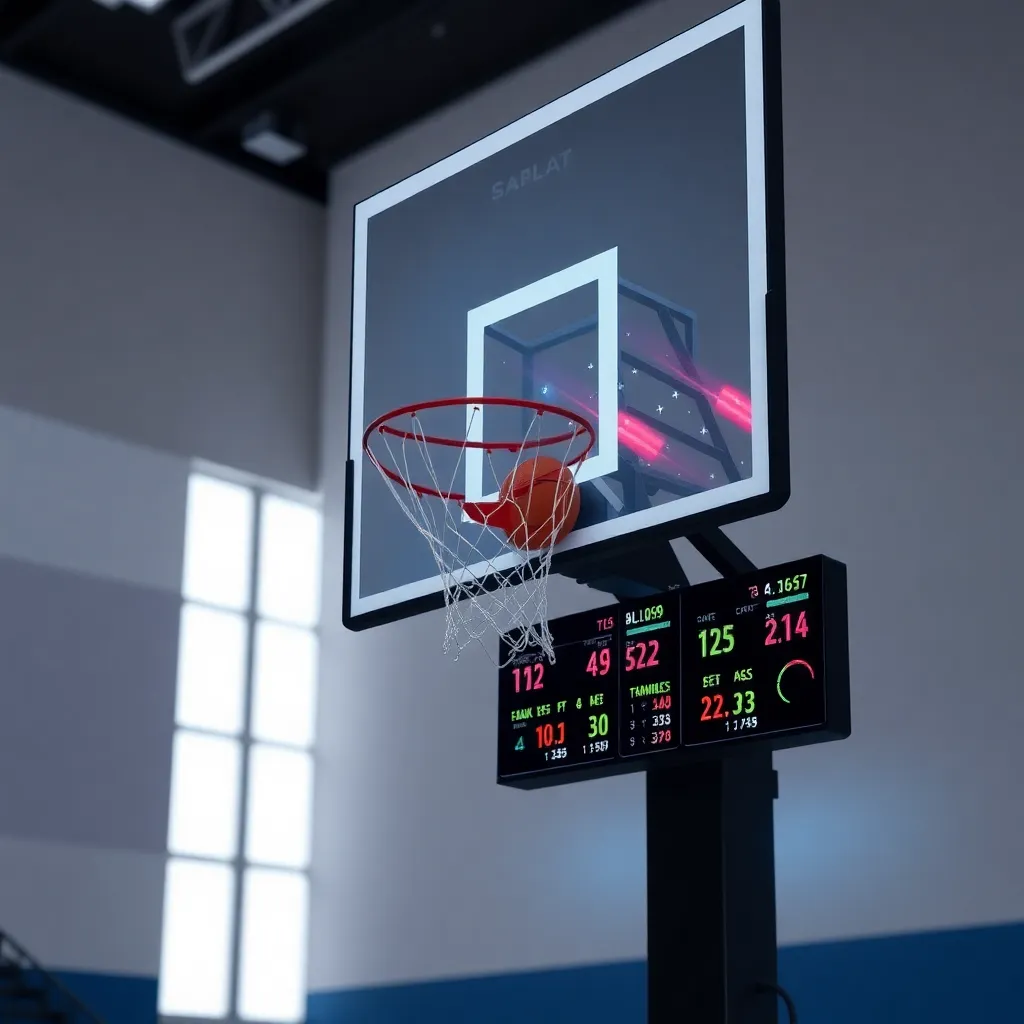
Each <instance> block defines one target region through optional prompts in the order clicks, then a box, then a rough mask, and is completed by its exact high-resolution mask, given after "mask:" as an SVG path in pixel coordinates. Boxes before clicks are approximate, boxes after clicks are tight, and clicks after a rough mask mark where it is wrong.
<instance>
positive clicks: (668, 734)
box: [651, 729, 672, 746]
mask: <svg viewBox="0 0 1024 1024" xmlns="http://www.w3.org/2000/svg"><path fill="white" fill-rule="evenodd" d="M671 742H672V730H671V729H657V730H656V731H655V732H652V733H651V743H652V744H653V745H654V746H658V745H659V744H663V743H671Z"/></svg>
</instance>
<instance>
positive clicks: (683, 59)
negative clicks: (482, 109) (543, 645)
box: [345, 0, 788, 628]
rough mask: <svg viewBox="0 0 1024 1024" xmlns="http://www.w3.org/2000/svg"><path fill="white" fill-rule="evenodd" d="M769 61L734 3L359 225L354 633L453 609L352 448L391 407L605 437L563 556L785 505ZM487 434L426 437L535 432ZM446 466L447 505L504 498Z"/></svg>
mask: <svg viewBox="0 0 1024 1024" xmlns="http://www.w3.org/2000/svg"><path fill="white" fill-rule="evenodd" d="M776 59H777V56H776V55H774V54H772V53H765V50H764V35H763V30H762V21H761V4H760V2H759V0H744V2H743V3H740V4H739V5H738V6H736V7H734V8H732V9H730V10H728V11H726V12H725V13H723V14H721V15H719V16H718V17H716V18H713V19H711V20H710V21H707V22H704V23H703V24H701V25H698V26H696V27H695V28H693V29H690V30H689V31H687V32H684V33H682V34H681V35H679V36H676V37H675V38H673V39H670V40H668V41H667V42H665V43H664V44H662V45H661V46H658V47H656V48H655V49H653V50H650V51H648V52H647V53H644V54H642V55H641V56H639V57H637V58H635V59H634V60H631V61H629V62H628V63H626V64H623V65H621V66H620V67H618V68H616V69H614V70H613V71H611V72H609V73H607V74H605V75H603V76H601V77H600V78H598V79H595V80H594V81H592V82H590V83H588V84H586V85H584V86H582V87H581V88H579V89H577V90H576V91H574V92H572V93H569V94H567V95H565V96H563V97H561V98H559V99H557V100H555V101H554V102H552V103H550V104H548V105H547V106H545V107H542V108H540V109H539V110H537V111H534V112H533V113H532V114H529V115H527V116H526V117H524V118H522V119H520V120H519V121H516V122H514V123H513V124H511V125H508V126H507V127H505V128H502V129H500V130H499V131H497V132H495V133H494V134H493V135H490V136H488V137H486V138H484V139H482V140H481V141H479V142H477V143H475V144H473V145H472V146H469V147H468V148H467V149H464V150H461V151H460V152H458V153H455V154H454V155H452V156H450V157H448V158H446V159H445V160H442V161H441V162H439V163H437V164H434V165H433V166H431V167H428V168H426V169H425V170H423V171H420V172H419V173H417V174H415V175H413V176H412V177H411V178H408V179H406V180H405V181H402V182H399V183H398V184H396V185H393V186H391V187H390V188H387V189H385V190H384V191H382V192H380V193H378V194H377V195H375V196H372V197H371V198H369V199H367V200H365V201H364V202H362V203H360V204H359V205H358V206H357V207H356V210H355V242H354V245H355V248H354V260H353V266H354V271H353V274H354V276H353V316H352V396H351V398H352V400H351V412H350V415H351V422H350V451H349V458H350V460H351V463H350V466H349V489H348V501H349V511H348V521H347V535H348V552H347V554H348V557H347V562H346V615H345V620H346V623H347V624H348V625H349V626H350V627H356V628H359V627H362V626H367V625H373V624H376V623H378V622H383V621H388V620H390V619H395V618H400V617H402V616H404V615H408V614H412V613H414V612H417V611H422V610H424V609H425V608H427V607H431V606H436V605H438V604H440V603H441V601H442V600H443V595H442V590H441V583H440V581H439V579H438V576H437V570H436V567H435V565H434V562H433V560H432V558H431V554H430V551H429V549H428V548H427V547H426V546H425V545H424V544H423V542H422V538H421V537H420V536H419V535H418V534H417V533H416V531H415V530H412V529H410V528H409V524H408V523H407V522H406V521H405V520H404V516H403V513H402V511H401V509H400V508H399V507H397V506H396V503H395V502H394V500H393V498H392V496H391V495H390V494H389V493H388V488H387V487H386V486H385V484H384V482H383V481H382V480H381V479H380V477H379V476H378V474H377V473H376V472H375V471H374V470H373V467H372V466H371V465H369V464H368V463H367V462H366V460H365V458H364V455H363V451H362V448H361V440H362V436H363V432H364V430H365V428H366V427H367V425H368V424H369V423H370V422H371V421H373V420H374V419H375V418H376V417H378V416H380V415H382V414H384V413H386V412H388V411H389V410H391V409H395V408H398V407H401V406H405V405H409V404H416V403H422V402H429V401H432V400H436V399H443V398H448V397H459V396H467V395H468V396H472V395H485V396H495V397H505V398H510V399H519V400H527V401H534V402H542V403H547V404H550V405H555V406H558V407H560V408H563V409H565V410H568V411H569V412H571V414H572V415H573V416H580V417H582V418H584V419H585V420H586V421H587V422H588V423H591V424H593V427H594V432H595V436H596V442H595V444H594V446H593V449H592V450H591V451H590V453H589V454H588V457H587V458H586V459H584V460H583V461H582V462H581V463H580V464H579V465H578V466H577V467H575V478H576V481H577V483H578V484H579V485H580V492H581V498H582V504H581V511H580V515H579V518H578V520H577V523H576V526H575V529H574V530H573V532H572V533H570V534H569V536H568V537H567V538H566V539H565V540H564V542H563V543H562V544H561V547H560V550H574V549H580V548H585V549H587V551H588V552H589V551H591V550H595V551H596V552H599V551H603V550H609V549H612V548H614V547H615V545H617V544H622V543H623V542H624V539H626V538H630V537H631V535H635V534H637V533H638V532H639V531H646V533H647V535H650V536H659V537H668V536H679V535H682V534H684V533H686V532H687V531H688V530H690V529H693V528H694V527H695V526H696V525H710V524H711V523H720V522H725V521H729V520H733V519H738V518H743V517H745V516H749V515H752V514H757V513H760V512H763V511H768V510H769V509H771V508H777V507H779V506H780V505H781V504H782V503H783V502H784V501H785V499H786V497H787V496H788V465H787V439H786V431H785V419H786V410H785V341H784V314H783V307H782V288H781V252H780V251H779V250H780V247H781V235H779V234H777V232H778V230H779V219H778V218H779V213H780V211H779V210H778V209H777V206H778V203H779V202H781V180H780V178H779V171H778V167H777V166H776V165H777V161H778V152H777V137H776V136H777V132H778V129H777V125H776V122H775V115H774V113H773V111H774V105H775V96H774V91H775V86H776V83H775V73H776V70H777V69H775V61H776ZM766 64H767V65H768V67H769V73H768V74H767V75H766V73H765V65H766ZM766 83H767V85H768V89H767V90H766V88H765V86H766ZM766 300H767V301H766ZM478 413H482V414H480V415H478V416H477V417H476V418H475V419H470V418H468V417H469V416H470V411H469V410H468V409H467V408H466V407H465V406H458V405H456V406H453V407H450V408H446V409H440V410H436V418H435V420H434V421H433V422H432V431H431V432H432V433H437V434H447V435H448V436H453V437H467V436H469V437H470V438H471V439H472V440H474V441H477V442H487V443H494V444H497V443H498V442H504V441H510V440H511V441H516V440H522V438H523V437H524V432H525V431H527V430H528V429H529V427H530V424H529V423H528V422H527V418H528V416H529V412H528V410H524V409H523V408H518V407H514V406H508V407H505V406H495V407H487V408H486V410H482V411H481V410H478ZM493 454H494V459H495V461H496V462H497V463H500V460H501V457H502V453H501V451H496V452H495V453H493ZM439 458H440V459H441V462H442V465H441V466H440V472H441V475H444V474H448V475H450V477H451V479H452V480H457V481H458V485H459V486H458V487H456V488H453V489H455V490H458V491H460V492H464V493H465V495H466V497H467V499H469V500H474V501H475V500H480V499H493V497H494V494H495V492H496V489H497V485H498V483H500V481H501V479H502V475H503V473H504V470H503V469H502V466H501V465H497V466H496V467H494V466H491V465H490V459H489V456H488V455H487V454H486V453H485V452H484V450H483V449H481V448H472V449H467V450H466V451H465V452H462V451H459V450H455V449H453V450H452V451H450V452H447V453H445V452H441V453H440V455H439ZM446 459H447V462H446V461H445V460H446ZM436 500H441V499H436ZM462 521H463V523H464V526H465V529H466V530H467V531H472V530H473V529H474V528H475V526H476V524H474V523H472V522H470V521H469V520H468V517H465V516H463V517H462ZM467 536H468V534H467ZM472 540H473V543H475V544H480V545H482V547H481V551H482V553H483V557H484V559H485V560H490V559H493V560H494V564H495V566H496V567H497V569H498V570H500V569H501V561H500V559H501V553H500V551H499V550H497V549H495V550H494V551H491V550H489V549H487V547H486V545H487V543H488V541H487V538H480V537H478V536H476V535H475V534H474V535H473V538H472ZM555 570H556V571H557V556H556V562H555Z"/></svg>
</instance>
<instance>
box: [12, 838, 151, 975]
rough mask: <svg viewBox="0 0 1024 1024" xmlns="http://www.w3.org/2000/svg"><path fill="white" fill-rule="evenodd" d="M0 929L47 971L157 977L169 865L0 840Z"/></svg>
mask: <svg viewBox="0 0 1024 1024" xmlns="http://www.w3.org/2000/svg"><path fill="white" fill-rule="evenodd" d="M0 878H2V879H3V884H2V885H0V922H2V924H0V927H3V928H4V929H5V930H6V931H9V932H10V933H11V934H12V935H13V936H14V937H15V938H16V939H17V940H18V941H19V942H20V943H21V944H22V945H23V946H24V947H25V948H26V949H27V950H28V951H29V952H30V953H32V955H33V956H35V957H36V958H37V959H39V960H40V961H41V962H42V963H43V964H45V965H46V966H47V967H54V968H59V969H65V970H71V971H86V972H90V973H100V974H103V973H110V974H127V975H137V976H140V977H156V974H157V971H158V970H159V967H160V920H161V914H162V912H163V884H164V858H163V856H162V855H159V854H147V853H137V852H134V851H129V850H110V849H101V848H97V847H90V846H67V845H64V844H60V843H52V842H38V841H35V840H26V839H11V838H8V837H0Z"/></svg>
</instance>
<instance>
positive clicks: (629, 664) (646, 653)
mask: <svg viewBox="0 0 1024 1024" xmlns="http://www.w3.org/2000/svg"><path fill="white" fill-rule="evenodd" d="M634 651H637V652H638V653H637V654H634V653H633V652H634ZM657 664H658V641H657V640H651V641H649V642H648V643H644V642H642V641H641V642H640V643H638V644H634V645H632V646H630V647H627V648H626V671H627V672H633V671H637V670H639V669H642V668H654V667H655V666H656V665H657Z"/></svg>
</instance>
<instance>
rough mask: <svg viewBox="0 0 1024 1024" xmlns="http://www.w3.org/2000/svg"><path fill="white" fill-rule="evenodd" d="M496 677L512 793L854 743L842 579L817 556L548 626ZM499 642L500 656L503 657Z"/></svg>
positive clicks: (501, 750) (501, 752)
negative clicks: (744, 755) (755, 749)
mask: <svg viewBox="0 0 1024 1024" xmlns="http://www.w3.org/2000/svg"><path fill="white" fill-rule="evenodd" d="M550 628H551V632H552V637H553V640H554V643H555V650H556V660H555V662H554V663H551V664H549V663H547V661H546V660H545V659H544V657H543V655H542V654H541V652H540V651H529V650H528V651H526V652H524V653H523V654H521V655H519V656H518V657H516V658H515V659H514V661H513V662H512V663H511V664H509V665H507V666H506V667H505V668H503V669H502V670H500V672H499V680H498V685H499V702H498V703H499V716H500V717H499V727H498V776H499V781H502V782H506V783H508V784H509V785H517V786H537V785H551V784H554V783H556V782H557V781H559V780H562V781H571V780H573V779H576V778H583V777H589V776H593V775H602V774H610V773H614V772H620V771H636V770H650V769H652V768H655V767H656V766H657V765H658V764H671V763H676V762H678V761H679V760H681V759H682V760H686V759H693V758H702V757H703V758H706V757H710V756H719V752H720V751H722V752H724V751H726V750H730V749H742V748H744V747H749V746H750V745H751V744H752V743H753V744H756V743H763V744H766V745H769V746H770V747H772V748H778V747H785V746H796V745H800V744H803V743H811V742H821V741H823V740H829V739H839V738H842V737H843V736H845V735H847V734H848V733H849V667H848V662H849V657H848V652H847V637H846V631H847V625H846V571H845V567H844V566H843V565H841V564H840V563H838V562H834V561H832V560H831V559H827V558H824V557H822V556H818V557H816V558H809V559H804V560H802V561H800V562H794V563H790V564H788V565H785V566H781V567H776V568H773V569H767V570H762V571H759V572H756V573H751V574H749V575H745V576H742V577H739V578H736V579H729V580H715V581H712V582H711V583H705V584H701V585H699V586H694V587H689V588H684V589H682V590H677V591H672V592H670V593H668V594H663V595H660V596H657V597H652V598H648V599H646V600H642V601H631V602H626V603H623V604H621V605H614V606H611V607H607V608H601V609H598V610H596V611H593V612H584V613H580V614H579V615H569V616H565V617H564V618H560V619H556V620H553V621H552V622H551V623H550ZM507 650H508V648H507V641H505V639H504V638H503V639H502V658H503V660H504V659H505V658H506V657H507Z"/></svg>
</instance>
